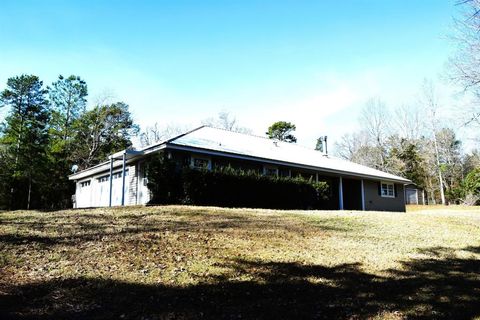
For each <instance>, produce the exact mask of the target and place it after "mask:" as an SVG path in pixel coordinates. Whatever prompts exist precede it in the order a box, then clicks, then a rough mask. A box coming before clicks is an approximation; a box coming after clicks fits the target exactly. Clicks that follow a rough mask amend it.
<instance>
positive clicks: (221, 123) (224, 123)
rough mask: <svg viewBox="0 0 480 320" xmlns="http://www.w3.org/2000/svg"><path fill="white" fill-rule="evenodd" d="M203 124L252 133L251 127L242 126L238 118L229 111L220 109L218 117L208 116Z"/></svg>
mask: <svg viewBox="0 0 480 320" xmlns="http://www.w3.org/2000/svg"><path fill="white" fill-rule="evenodd" d="M202 124H203V125H207V126H211V127H216V128H220V129H225V130H228V131H233V132H239V133H252V130H251V129H249V128H246V127H243V126H240V124H239V122H238V120H237V118H236V117H235V116H233V115H232V114H230V113H229V112H227V111H220V112H219V113H218V115H217V118H212V117H210V118H207V119H205V120H203V121H202Z"/></svg>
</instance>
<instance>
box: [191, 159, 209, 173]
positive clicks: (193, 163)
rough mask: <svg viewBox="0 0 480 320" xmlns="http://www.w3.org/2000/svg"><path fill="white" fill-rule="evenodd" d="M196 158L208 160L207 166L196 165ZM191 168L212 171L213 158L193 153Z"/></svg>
mask: <svg viewBox="0 0 480 320" xmlns="http://www.w3.org/2000/svg"><path fill="white" fill-rule="evenodd" d="M195 160H205V161H207V167H206V168H204V167H197V166H195ZM190 168H192V169H197V170H202V169H207V170H208V171H210V170H212V159H211V158H209V157H203V156H197V155H192V156H191V157H190Z"/></svg>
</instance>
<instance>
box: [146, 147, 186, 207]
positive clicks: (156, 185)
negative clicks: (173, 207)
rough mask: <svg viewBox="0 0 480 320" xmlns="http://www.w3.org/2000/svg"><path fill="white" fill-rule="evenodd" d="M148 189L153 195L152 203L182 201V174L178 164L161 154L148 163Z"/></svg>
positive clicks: (150, 159) (154, 156)
mask: <svg viewBox="0 0 480 320" xmlns="http://www.w3.org/2000/svg"><path fill="white" fill-rule="evenodd" d="M145 174H146V176H147V179H148V183H147V187H148V189H149V190H150V192H151V194H152V198H151V200H150V203H153V204H174V203H179V202H180V201H181V200H182V196H183V191H182V183H181V174H180V172H179V170H178V168H177V166H176V163H175V162H174V161H173V160H171V159H169V158H168V156H167V155H166V154H165V153H163V152H160V153H159V154H156V155H153V156H151V157H150V158H149V159H148V161H147V162H146V166H145Z"/></svg>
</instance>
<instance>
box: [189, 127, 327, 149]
mask: <svg viewBox="0 0 480 320" xmlns="http://www.w3.org/2000/svg"><path fill="white" fill-rule="evenodd" d="M204 127H206V128H211V129H217V130H223V131H226V132H232V133H237V134H242V135H245V136H249V137H253V138H261V139H264V140H270V141H277V142H280V143H281V144H285V145H287V146H295V147H299V148H304V149H307V150H312V151H318V150H315V149H313V148H309V147H306V146H304V145H301V144H297V143H296V142H293V143H292V142H287V141H282V140H279V139H271V138H269V137H264V136H259V135H256V134H252V133H246V132H238V131H232V130H228V129H225V128H219V127H215V126H212V125H204ZM198 129H200V128H198ZM319 152H320V151H319Z"/></svg>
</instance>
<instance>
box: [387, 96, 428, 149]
mask: <svg viewBox="0 0 480 320" xmlns="http://www.w3.org/2000/svg"><path fill="white" fill-rule="evenodd" d="M423 118H424V117H423V112H421V111H420V108H419V107H418V106H417V105H414V104H403V105H401V106H400V107H397V108H396V109H395V111H394V118H393V126H394V127H395V128H396V131H397V133H398V135H399V136H400V137H402V138H405V139H407V140H410V141H415V140H418V139H420V137H421V136H422V133H423V132H424V128H423V127H424V126H423V120H422V119H423Z"/></svg>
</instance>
